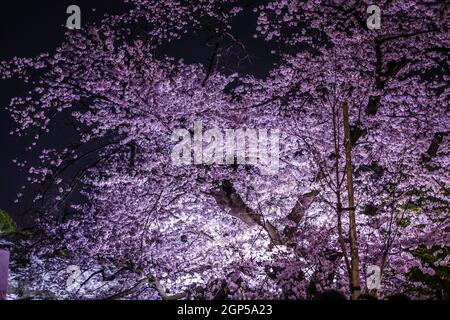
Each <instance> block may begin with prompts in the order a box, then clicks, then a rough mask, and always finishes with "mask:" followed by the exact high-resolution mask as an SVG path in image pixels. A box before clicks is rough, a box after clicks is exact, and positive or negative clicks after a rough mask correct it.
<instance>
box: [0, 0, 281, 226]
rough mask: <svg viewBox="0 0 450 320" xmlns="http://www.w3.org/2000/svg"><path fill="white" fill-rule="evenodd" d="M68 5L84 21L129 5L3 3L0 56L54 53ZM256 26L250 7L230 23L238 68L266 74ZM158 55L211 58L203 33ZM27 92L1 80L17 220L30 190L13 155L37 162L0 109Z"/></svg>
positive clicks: (266, 52) (0, 128)
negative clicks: (240, 55)
mask: <svg viewBox="0 0 450 320" xmlns="http://www.w3.org/2000/svg"><path fill="white" fill-rule="evenodd" d="M161 1H164V0H161ZM71 4H76V5H78V6H79V7H80V8H81V12H82V25H84V24H86V23H89V22H92V21H99V20H100V18H101V16H102V15H103V14H104V13H119V12H121V11H123V10H126V8H127V6H126V5H124V4H123V2H122V1H120V0H108V1H107V0H14V1H10V0H8V1H2V3H1V9H0V10H1V11H0V60H9V59H11V58H12V57H14V56H19V57H33V56H35V55H37V54H39V53H41V52H50V53H52V52H53V51H54V50H55V48H56V47H57V46H58V45H59V44H61V43H62V42H63V41H64V32H65V31H66V30H65V27H64V25H65V22H66V19H67V17H68V15H67V14H66V8H67V7H68V6H69V5H71ZM93 9H95V10H93ZM255 25H256V16H255V15H254V14H253V13H251V11H250V10H248V13H246V14H244V15H243V16H241V17H240V18H238V19H237V20H236V21H235V24H234V25H233V32H234V34H235V36H237V37H238V38H239V39H240V40H241V41H242V42H243V43H245V45H246V49H247V53H248V54H250V55H251V56H252V58H253V59H252V62H251V63H250V64H247V65H246V66H244V67H242V70H239V71H241V72H246V73H252V74H254V75H255V76H260V77H264V76H265V75H266V74H267V71H268V70H269V69H270V67H271V65H272V64H273V60H274V59H273V57H271V55H270V51H271V48H270V46H268V45H267V43H264V42H263V41H262V40H259V39H254V38H253V33H254V30H255ZM159 54H160V55H170V56H173V57H175V58H183V59H184V60H185V61H186V62H188V63H190V62H194V63H197V62H199V63H204V64H206V63H207V61H208V57H209V52H208V47H207V46H206V45H205V39H204V38H202V37H194V38H192V37H187V38H184V39H181V40H180V41H176V42H175V43H173V44H170V45H168V46H165V47H163V48H162V49H161V50H160V52H159ZM26 91H27V89H26V87H25V86H24V85H23V84H22V83H21V82H20V81H16V80H8V81H0V121H1V122H0V145H1V148H0V150H1V151H0V152H1V157H0V209H3V210H6V211H7V212H9V213H10V214H11V215H12V216H13V217H14V218H15V219H16V220H17V221H18V222H19V223H22V222H23V221H25V220H24V219H25V217H24V215H23V213H24V209H25V208H26V207H27V205H28V204H29V202H30V192H27V191H25V192H23V191H22V190H21V186H22V185H25V184H26V174H25V173H24V172H21V171H20V170H19V169H18V168H17V167H16V166H15V165H14V164H13V163H12V159H14V158H18V159H20V160H23V159H26V160H28V161H29V162H33V161H35V160H36V156H37V152H36V151H33V152H29V153H26V152H25V146H26V145H27V138H22V139H19V138H17V137H15V136H11V135H9V132H10V131H11V130H13V129H14V125H15V124H14V122H13V121H11V119H10V117H9V115H8V113H7V112H6V111H5V109H4V107H5V106H7V105H8V104H9V100H10V98H11V97H13V96H21V95H24V94H25V93H26ZM57 130H58V134H52V135H50V138H47V140H44V141H42V142H41V148H42V147H52V146H59V145H63V144H64V143H65V142H66V139H67V135H64V130H65V128H64V127H61V128H57ZM38 151H39V148H38ZM18 192H22V193H24V198H23V201H22V202H21V203H20V204H19V205H17V204H14V199H15V196H16V194H17V193H18ZM26 220H27V219H26Z"/></svg>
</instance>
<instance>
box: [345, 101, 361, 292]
mask: <svg viewBox="0 0 450 320" xmlns="http://www.w3.org/2000/svg"><path fill="white" fill-rule="evenodd" d="M342 108H343V116H344V147H345V172H346V175H347V197H348V217H349V224H350V229H349V239H350V257H351V273H350V291H351V294H352V299H353V300H355V299H357V298H358V296H359V295H360V294H361V284H360V277H359V254H358V241H357V235H356V218H355V198H354V191H353V172H352V171H353V169H352V146H351V143H350V141H351V140H350V124H349V115H348V104H347V102H345V103H344V105H343V107H342Z"/></svg>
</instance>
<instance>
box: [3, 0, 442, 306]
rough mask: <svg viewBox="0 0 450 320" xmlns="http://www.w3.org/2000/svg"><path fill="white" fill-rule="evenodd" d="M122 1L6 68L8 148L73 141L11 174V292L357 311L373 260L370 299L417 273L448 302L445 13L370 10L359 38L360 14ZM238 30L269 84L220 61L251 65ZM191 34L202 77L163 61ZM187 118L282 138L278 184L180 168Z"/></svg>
mask: <svg viewBox="0 0 450 320" xmlns="http://www.w3.org/2000/svg"><path fill="white" fill-rule="evenodd" d="M127 3H129V5H130V7H131V9H130V11H129V12H127V13H125V14H122V15H116V16H108V17H105V19H104V20H103V23H102V24H99V25H94V24H92V25H90V26H89V27H86V28H83V29H82V30H79V31H69V32H67V40H66V41H65V42H64V43H63V44H62V45H61V46H60V47H58V49H57V50H56V52H55V53H52V54H50V53H45V54H42V55H40V56H38V57H36V58H14V59H13V60H12V61H8V62H3V63H2V64H1V65H0V70H1V75H2V78H4V79H7V78H12V77H18V78H20V79H23V80H24V81H25V82H26V83H28V84H29V85H30V86H31V88H32V89H31V90H30V92H29V93H28V94H26V95H24V96H23V97H15V98H13V99H12V100H11V104H10V106H9V107H8V110H9V111H10V114H11V116H12V117H13V119H14V120H15V121H16V123H17V129H16V131H15V132H13V133H14V134H17V135H19V136H22V135H31V136H33V137H34V138H35V139H36V141H39V139H41V138H42V137H45V136H48V135H51V134H53V132H55V127H54V125H53V123H58V121H61V120H66V121H67V119H69V120H70V121H71V123H72V125H73V132H74V136H75V137H76V142H75V143H70V144H69V145H67V146H64V147H62V148H53V149H48V148H46V149H43V150H42V152H41V155H40V157H39V160H40V164H39V165H29V164H28V163H27V162H22V161H17V163H18V165H19V166H20V167H23V168H27V170H28V171H29V181H30V184H31V185H34V186H36V187H35V190H36V192H35V197H34V203H33V206H32V208H31V209H30V214H33V215H34V216H35V217H36V226H35V228H34V231H33V233H32V234H30V235H28V236H27V237H26V239H23V240H21V241H20V244H21V245H18V248H26V254H25V256H26V258H27V259H29V261H28V263H26V264H25V266H19V264H18V265H17V267H16V273H17V275H18V278H20V277H23V276H24V275H27V277H29V278H30V279H31V280H30V287H31V288H32V290H41V291H42V290H45V291H51V292H52V294H53V295H54V296H55V297H57V298H111V299H182V298H188V299H191V298H192V299H196V298H197V299H198V298H206V299H224V298H239V299H252V298H272V299H278V298H284V299H310V298H314V297H315V296H316V295H317V294H318V293H319V292H321V291H323V290H327V289H337V290H340V291H342V292H344V293H345V294H346V295H348V296H349V297H350V296H351V297H352V298H354V299H356V298H357V297H358V295H359V294H360V293H361V292H363V291H364V292H365V291H368V289H367V288H366V285H365V281H364V280H365V270H366V268H367V266H368V265H373V264H374V265H378V266H380V268H381V271H382V288H381V290H379V291H378V292H376V291H372V292H371V294H375V295H377V294H378V295H381V296H383V295H388V294H390V293H392V292H398V291H404V290H409V291H408V292H411V293H412V294H415V295H417V297H423V296H424V295H426V294H428V295H429V294H430V293H429V292H427V293H425V291H424V290H422V289H423V288H424V287H425V286H426V284H425V283H422V282H419V281H420V279H423V277H424V275H425V276H430V277H436V278H437V279H438V280H437V282H439V281H441V282H439V283H441V284H440V285H439V286H438V287H436V288H435V289H436V290H437V289H440V290H448V267H446V266H447V265H448V244H449V235H448V231H449V228H450V226H449V219H448V204H449V198H448V196H449V186H448V180H449V176H448V172H447V171H448V170H447V168H448V165H449V150H448V139H449V135H448V125H449V123H450V120H449V117H448V105H447V101H448V93H449V90H448V61H447V55H448V47H449V43H448V42H449V39H448V36H447V35H448V30H447V28H448V27H447V22H448V18H447V16H448V8H447V7H446V6H444V5H443V4H441V3H440V2H439V1H436V2H432V1H429V2H428V1H427V2H424V3H416V2H412V1H400V0H399V1H379V3H378V4H377V5H378V6H379V7H380V8H381V12H382V20H381V28H380V29H378V30H371V29H369V28H367V24H366V19H367V12H366V9H367V7H368V5H369V4H370V3H368V2H367V3H366V2H364V1H338V0H335V1H331V0H330V1H294V0H292V1H287V0H284V1H281V0H280V1H264V2H256V3H253V2H250V1H248V2H247V1H242V2H237V1H228V0H221V1H206V0H201V1H196V2H185V1H175V0H174V1H170V3H167V2H164V3H162V2H161V1H154V0H133V1H131V0H130V1H127ZM252 12H253V13H252ZM250 14H256V15H257V26H256V29H255V37H259V38H262V39H263V40H264V41H266V42H267V43H270V44H272V45H275V46H274V47H275V48H277V49H276V50H274V51H273V55H274V56H276V57H277V63H276V64H275V65H274V67H273V69H272V70H271V71H270V73H269V75H268V76H267V77H266V78H265V79H261V78H257V77H255V76H253V75H250V74H244V73H242V72H240V70H239V68H238V67H237V66H236V65H233V64H230V63H229V61H230V60H228V59H227V58H228V57H230V56H233V57H234V58H235V57H236V55H237V56H238V59H237V60H239V61H240V60H242V59H246V58H247V55H246V53H245V43H243V42H242V41H241V40H240V39H239V38H237V37H236V36H235V34H234V33H233V27H232V26H233V21H234V19H235V18H236V17H238V16H239V15H250ZM192 34H204V35H207V37H208V39H209V41H208V43H207V46H205V49H206V50H209V51H208V52H210V56H209V59H208V61H207V62H206V63H205V64H193V63H187V62H184V61H182V60H176V59H174V58H170V57H168V56H163V57H161V56H160V55H158V50H159V49H160V48H161V47H162V46H164V45H165V44H167V43H169V42H176V41H179V40H180V39H182V38H183V37H185V36H186V35H188V36H189V35H192ZM198 120H201V121H202V125H203V126H204V128H218V129H219V130H222V131H226V130H227V129H251V128H267V129H272V130H275V129H280V130H281V132H282V135H281V137H280V148H281V156H280V168H279V171H278V173H277V174H276V175H264V174H263V172H261V170H260V168H258V167H257V166H254V165H251V164H246V165H240V164H238V163H237V161H236V160H235V161H234V163H231V164H228V165H226V164H222V165H208V164H203V163H194V164H191V165H184V166H179V165H176V164H174V163H173V162H172V160H171V152H172V150H173V148H174V146H175V144H176V143H177V141H174V140H173V139H171V136H172V133H173V132H174V131H175V130H177V129H180V128H185V129H187V130H188V131H189V132H192V133H194V123H195V122H196V121H198ZM56 128H57V127H56ZM56 130H57V129H56ZM30 148H36V142H33V144H32V145H31V146H30ZM37 186H39V187H37ZM76 193H80V194H81V195H82V196H83V200H74V197H73V195H74V194H76ZM19 197H20V196H19ZM427 250H428V251H427ZM18 251H19V250H18ZM430 251H431V252H432V253H431V255H432V257H433V258H430V257H429V254H428V255H427V253H429V252H430ZM17 255H20V254H19V253H18V254H17ZM69 266H77V267H78V268H79V271H80V273H79V275H78V276H77V277H76V279H74V278H72V277H71V276H70V275H69V274H68V273H67V270H68V267H69ZM446 275H447V276H446ZM446 277H447V278H446ZM446 279H447V280H446ZM69 280H71V281H72V280H73V281H75V282H76V283H75V285H72V284H73V281H72V282H71V283H70V285H68V281H69ZM445 281H447V282H445ZM446 286H447V287H446ZM68 288H70V289H68ZM73 288H74V289H73Z"/></svg>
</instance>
